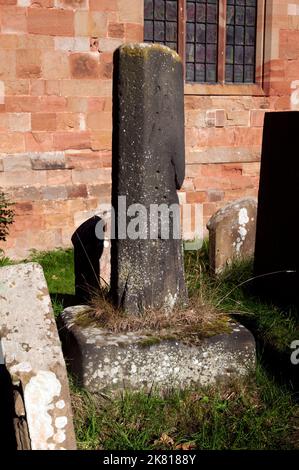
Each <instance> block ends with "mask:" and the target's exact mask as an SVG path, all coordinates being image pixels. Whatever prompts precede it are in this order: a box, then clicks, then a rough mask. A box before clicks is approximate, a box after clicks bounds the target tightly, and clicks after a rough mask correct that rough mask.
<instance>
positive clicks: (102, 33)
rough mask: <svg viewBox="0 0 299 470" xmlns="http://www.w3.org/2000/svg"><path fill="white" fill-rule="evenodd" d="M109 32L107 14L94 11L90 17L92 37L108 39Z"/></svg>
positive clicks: (90, 33) (89, 24) (89, 28)
mask: <svg viewBox="0 0 299 470" xmlns="http://www.w3.org/2000/svg"><path fill="white" fill-rule="evenodd" d="M107 30H108V18H107V13H104V12H102V11H101V12H99V11H93V12H91V13H90V14H89V17H88V32H89V35H90V36H92V37H106V36H107Z"/></svg>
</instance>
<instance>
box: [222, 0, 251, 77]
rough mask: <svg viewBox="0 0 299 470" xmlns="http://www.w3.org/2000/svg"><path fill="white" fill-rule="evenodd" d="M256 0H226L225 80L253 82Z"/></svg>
mask: <svg viewBox="0 0 299 470" xmlns="http://www.w3.org/2000/svg"><path fill="white" fill-rule="evenodd" d="M256 17H257V0H227V17H226V61H225V81H226V82H235V83H254V81H255V54H256Z"/></svg>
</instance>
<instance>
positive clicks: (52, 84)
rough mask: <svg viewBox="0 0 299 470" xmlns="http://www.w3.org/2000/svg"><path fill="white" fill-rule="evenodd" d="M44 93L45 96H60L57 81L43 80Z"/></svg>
mask: <svg viewBox="0 0 299 470" xmlns="http://www.w3.org/2000/svg"><path fill="white" fill-rule="evenodd" d="M45 93H46V95H56V96H59V95H60V83H59V80H45Z"/></svg>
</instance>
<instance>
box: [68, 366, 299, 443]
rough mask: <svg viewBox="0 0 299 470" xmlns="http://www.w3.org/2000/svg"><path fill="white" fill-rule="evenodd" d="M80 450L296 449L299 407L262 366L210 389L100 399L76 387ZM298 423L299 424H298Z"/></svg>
mask: <svg viewBox="0 0 299 470" xmlns="http://www.w3.org/2000/svg"><path fill="white" fill-rule="evenodd" d="M72 398H73V405H74V406H73V410H74V418H75V428H76V434H77V440H78V444H79V448H80V449H105V450H150V449H163V450H166V449H182V448H186V449H190V448H194V449H210V450H221V449H222V450H224V449H268V450H270V449H293V448H295V447H296V435H295V433H296V420H297V418H296V416H298V408H299V407H298V406H297V405H295V404H294V402H293V401H292V396H291V395H290V393H289V392H287V391H286V390H284V389H282V388H279V387H278V386H277V385H276V384H275V383H274V382H273V381H272V380H271V379H270V378H269V377H267V375H266V374H265V372H264V371H263V369H262V368H261V367H260V366H259V367H258V368H257V371H256V374H255V375H252V376H251V377H250V379H249V380H248V379H247V380H246V381H239V382H232V383H231V384H230V385H226V386H217V387H211V388H205V389H196V390H186V391H178V390H174V391H170V392H169V393H167V394H165V395H164V396H161V395H158V394H156V393H149V394H146V393H142V392H136V393H132V392H128V391H127V392H124V393H123V394H122V395H117V396H113V397H112V396H111V397H110V396H104V397H103V396H102V397H101V396H95V395H90V394H88V393H87V392H85V391H83V390H79V389H75V388H73V394H72ZM297 424H298V423H297Z"/></svg>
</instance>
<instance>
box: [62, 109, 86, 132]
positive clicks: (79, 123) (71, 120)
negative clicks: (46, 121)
mask: <svg viewBox="0 0 299 470" xmlns="http://www.w3.org/2000/svg"><path fill="white" fill-rule="evenodd" d="M56 122H57V130H58V131H70V130H73V129H75V130H85V127H86V124H85V116H84V114H81V113H58V114H57V118H56Z"/></svg>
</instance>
